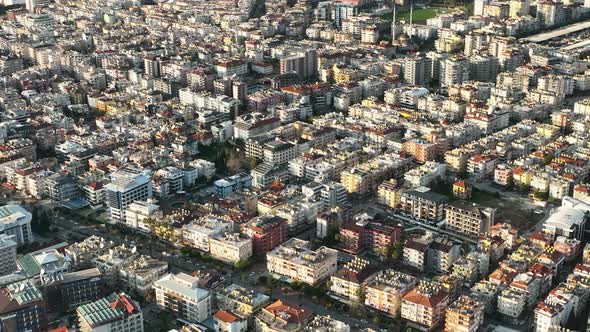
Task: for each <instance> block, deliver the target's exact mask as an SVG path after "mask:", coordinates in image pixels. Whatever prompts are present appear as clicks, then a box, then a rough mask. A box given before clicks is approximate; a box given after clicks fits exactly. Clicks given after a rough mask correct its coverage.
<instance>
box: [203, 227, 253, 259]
mask: <svg viewBox="0 0 590 332" xmlns="http://www.w3.org/2000/svg"><path fill="white" fill-rule="evenodd" d="M209 250H210V253H211V256H212V257H214V258H217V259H219V260H221V261H224V262H229V263H236V262H238V261H244V260H246V259H248V258H250V257H251V256H252V239H251V238H249V237H248V238H245V237H241V236H240V233H226V234H224V235H221V236H215V237H212V238H211V239H210V240H209Z"/></svg>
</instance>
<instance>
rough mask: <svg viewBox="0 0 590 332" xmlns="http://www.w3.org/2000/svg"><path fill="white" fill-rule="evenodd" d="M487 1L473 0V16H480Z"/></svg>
mask: <svg viewBox="0 0 590 332" xmlns="http://www.w3.org/2000/svg"><path fill="white" fill-rule="evenodd" d="M488 3H490V1H489V0H475V1H474V3H473V15H478V16H482V15H483V13H484V10H485V7H486V5H487V4H488Z"/></svg>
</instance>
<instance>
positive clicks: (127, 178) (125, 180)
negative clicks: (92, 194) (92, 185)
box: [106, 168, 152, 223]
mask: <svg viewBox="0 0 590 332" xmlns="http://www.w3.org/2000/svg"><path fill="white" fill-rule="evenodd" d="M111 180H112V181H111V183H109V184H108V185H107V186H106V195H107V206H108V207H109V210H110V219H111V222H112V223H119V222H121V223H125V222H126V213H125V211H126V209H127V207H128V206H129V205H130V204H131V203H133V202H135V201H146V200H147V199H148V198H151V197H152V184H151V181H150V179H149V177H147V176H145V175H144V174H142V173H141V172H140V171H139V170H137V169H131V168H122V169H119V170H117V171H116V172H115V173H113V174H112V175H111Z"/></svg>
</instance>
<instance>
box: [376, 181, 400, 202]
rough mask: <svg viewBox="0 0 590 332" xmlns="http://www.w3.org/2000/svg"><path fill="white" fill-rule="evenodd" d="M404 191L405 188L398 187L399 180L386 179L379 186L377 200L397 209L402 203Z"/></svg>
mask: <svg viewBox="0 0 590 332" xmlns="http://www.w3.org/2000/svg"><path fill="white" fill-rule="evenodd" d="M402 192H403V190H402V189H401V188H400V187H398V185H397V181H395V180H394V179H391V180H389V181H385V182H383V183H381V184H380V185H379V187H377V202H379V204H382V205H385V206H387V207H390V208H392V209H395V208H397V207H398V206H399V204H400V203H401V194H402Z"/></svg>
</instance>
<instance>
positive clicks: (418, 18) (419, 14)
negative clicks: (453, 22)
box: [381, 3, 473, 24]
mask: <svg viewBox="0 0 590 332" xmlns="http://www.w3.org/2000/svg"><path fill="white" fill-rule="evenodd" d="M454 9H458V10H462V11H465V12H467V13H473V4H472V3H469V4H467V5H465V6H456V7H452V8H444V7H427V8H414V13H413V16H414V20H413V23H415V24H425V23H426V20H427V19H429V18H433V17H435V16H436V15H438V14H443V13H446V12H448V11H452V10H454ZM381 18H382V19H384V20H386V21H389V22H391V21H392V20H393V13H392V12H389V13H387V14H383V15H381ZM397 21H398V22H399V21H406V22H409V21H410V9H409V8H402V9H400V8H398V10H397Z"/></svg>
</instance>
